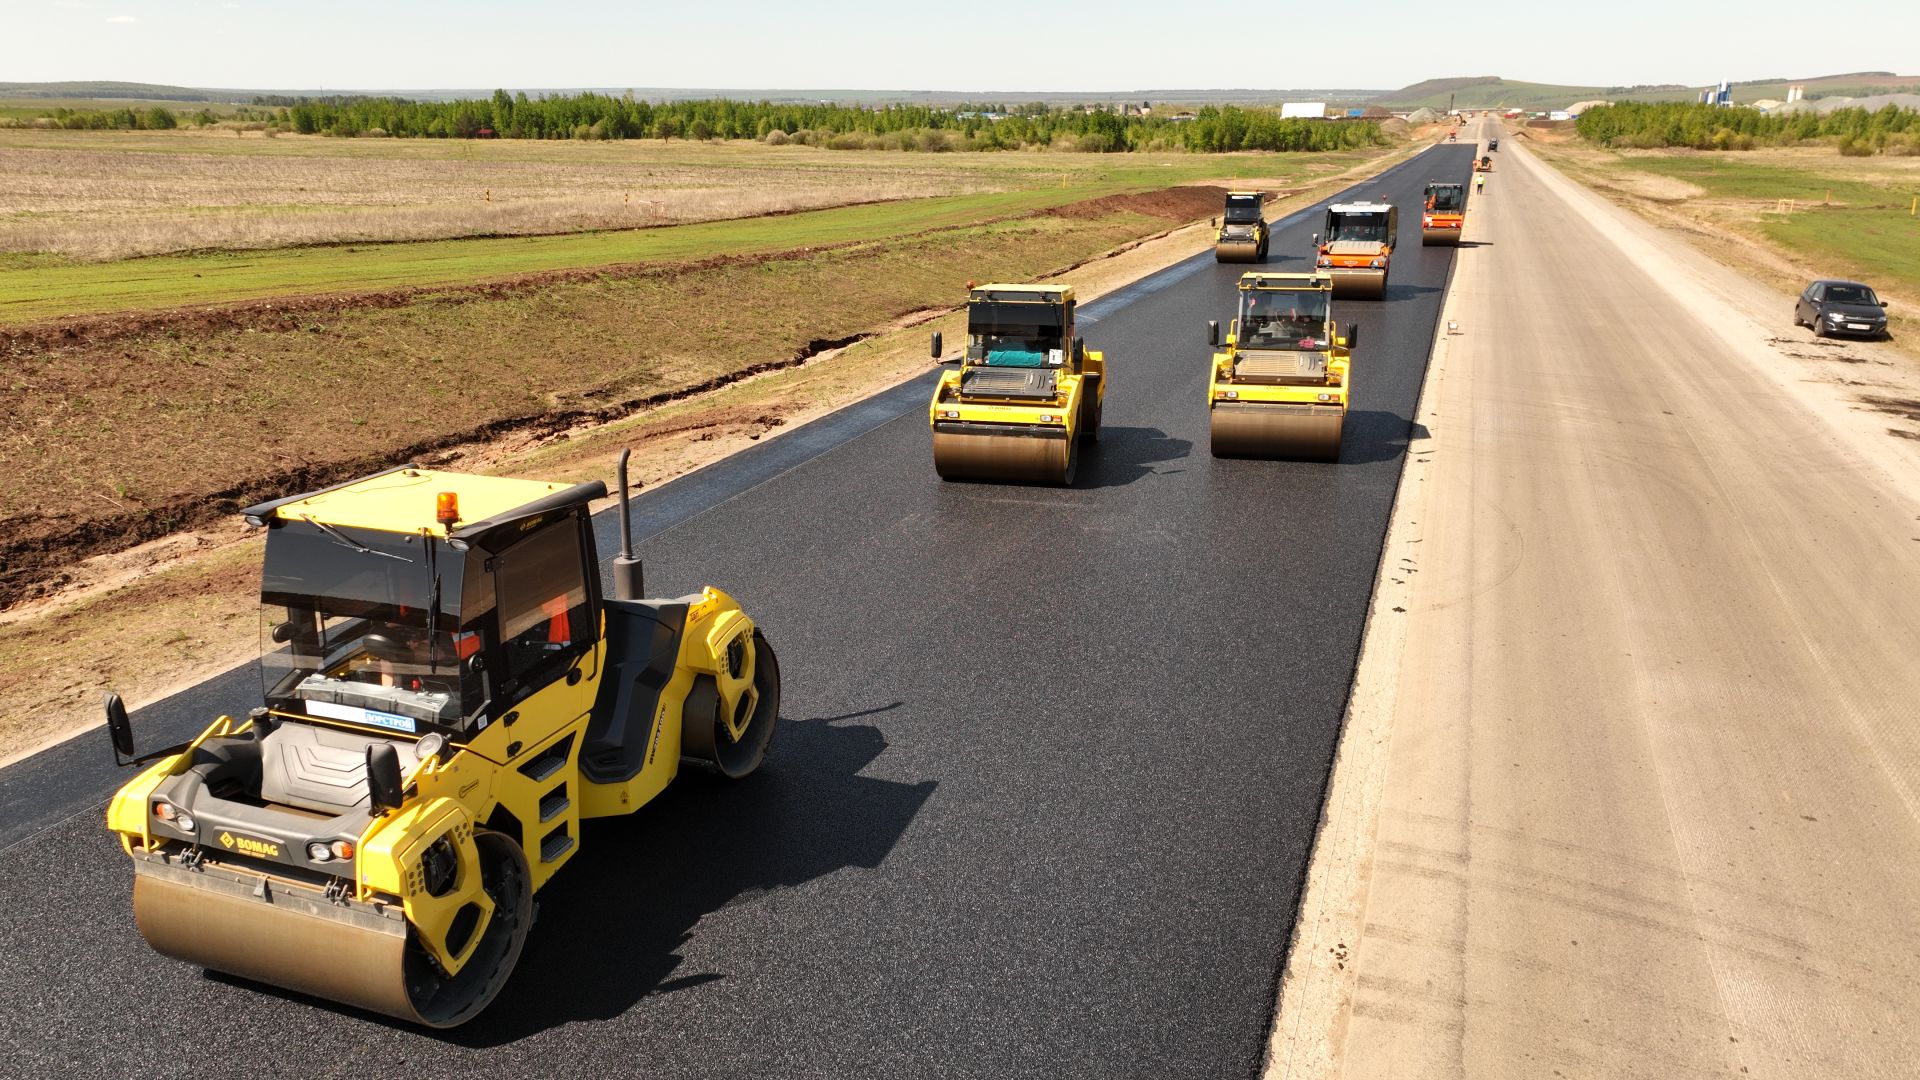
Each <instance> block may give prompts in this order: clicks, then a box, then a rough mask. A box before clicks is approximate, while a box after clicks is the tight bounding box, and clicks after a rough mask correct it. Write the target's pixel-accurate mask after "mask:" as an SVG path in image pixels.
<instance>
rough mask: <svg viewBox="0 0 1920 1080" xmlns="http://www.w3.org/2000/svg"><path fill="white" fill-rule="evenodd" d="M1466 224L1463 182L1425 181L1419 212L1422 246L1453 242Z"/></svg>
mask: <svg viewBox="0 0 1920 1080" xmlns="http://www.w3.org/2000/svg"><path fill="white" fill-rule="evenodd" d="M1466 225H1467V185H1465V184H1451V183H1444V182H1442V181H1439V180H1429V181H1428V182H1427V203H1426V209H1425V210H1423V211H1422V212H1421V214H1420V244H1421V246H1422V247H1435V246H1441V245H1445V246H1454V245H1457V244H1459V243H1460V233H1461V231H1462V230H1463V229H1465V228H1466Z"/></svg>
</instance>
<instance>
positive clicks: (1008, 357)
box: [987, 349, 1047, 367]
mask: <svg viewBox="0 0 1920 1080" xmlns="http://www.w3.org/2000/svg"><path fill="white" fill-rule="evenodd" d="M987 366H988V367H1046V366H1047V354H1046V353H1043V352H1031V351H1029V350H1027V349H992V350H990V351H988V353H987Z"/></svg>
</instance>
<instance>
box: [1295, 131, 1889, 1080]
mask: <svg viewBox="0 0 1920 1080" xmlns="http://www.w3.org/2000/svg"><path fill="white" fill-rule="evenodd" d="M1520 141H1521V140H1517V139H1514V138H1512V137H1508V138H1505V139H1503V140H1502V147H1503V150H1502V152H1500V153H1498V154H1496V155H1494V157H1495V168H1496V171H1495V172H1494V173H1493V174H1492V175H1491V176H1490V177H1489V178H1488V184H1487V192H1486V194H1485V195H1484V196H1481V197H1479V198H1476V199H1475V201H1474V204H1473V211H1472V213H1471V217H1470V223H1469V226H1468V229H1467V236H1468V238H1469V240H1470V241H1471V243H1472V246H1471V247H1469V248H1468V249H1466V250H1465V251H1463V252H1462V256H1461V263H1460V267H1459V269H1458V271H1457V273H1456V276H1455V280H1454V287H1453V294H1452V296H1451V298H1450V301H1449V306H1448V309H1447V311H1446V313H1445V317H1446V318H1447V319H1450V320H1454V321H1456V322H1457V323H1458V324H1459V333H1458V334H1456V335H1452V336H1450V337H1449V338H1448V339H1447V342H1446V345H1445V346H1444V348H1443V349H1442V350H1441V354H1440V356H1439V357H1437V358H1436V362H1435V368H1434V370H1433V372H1432V374H1431V375H1430V377H1429V382H1428V387H1427V391H1426V397H1425V399H1424V400H1423V405H1422V412H1421V416H1420V421H1421V422H1422V423H1423V424H1425V425H1426V426H1427V427H1428V428H1430V429H1431V435H1430V438H1428V439H1424V440H1423V439H1420V438H1419V437H1418V435H1419V429H1418V428H1416V440H1415V443H1414V446H1413V450H1412V453H1413V455H1414V461H1415V464H1414V465H1412V466H1410V468H1409V473H1408V477H1407V482H1406V483H1405V485H1404V486H1403V488H1402V505H1401V507H1400V509H1399V510H1398V511H1397V512H1396V517H1397V519H1398V520H1397V521H1396V524H1395V530H1396V540H1395V541H1394V542H1390V544H1389V548H1388V550H1387V552H1386V555H1385V560H1386V563H1385V565H1386V567H1387V569H1386V571H1385V572H1384V573H1383V590H1387V589H1398V590H1400V591H1399V593H1398V594H1397V595H1398V596H1399V599H1398V600H1395V601H1392V604H1393V605H1395V606H1388V607H1385V608H1382V607H1376V609H1375V613H1374V618H1375V620H1376V621H1377V620H1383V619H1385V620H1403V624H1402V625H1401V626H1400V627H1399V628H1398V629H1397V631H1396V632H1397V633H1398V634H1401V635H1403V641H1404V652H1403V654H1402V663H1401V665H1400V667H1399V669H1398V674H1397V678H1395V677H1394V676H1393V674H1392V673H1391V672H1389V673H1388V674H1387V680H1388V683H1389V685H1387V687H1386V696H1387V698H1388V699H1389V700H1390V701H1391V732H1390V736H1389V737H1387V738H1385V739H1384V740H1382V741H1381V742H1380V744H1379V746H1378V747H1375V748H1369V747H1368V746H1364V745H1363V746H1348V747H1343V750H1342V755H1343V757H1342V763H1341V766H1340V768H1341V770H1342V771H1343V773H1344V771H1345V770H1347V769H1349V768H1350V767H1351V768H1354V769H1356V770H1360V772H1357V773H1356V774H1355V775H1360V774H1361V773H1364V771H1365V769H1366V766H1367V759H1368V758H1369V756H1370V755H1373V756H1381V755H1383V756H1384V761H1381V762H1378V764H1379V765H1381V766H1383V767H1382V768H1381V769H1379V774H1380V775H1383V776H1384V786H1383V787H1381V788H1380V789H1379V790H1377V791H1375V792H1373V793H1372V796H1373V801H1374V803H1375V805H1377V807H1378V818H1377V833H1376V834H1374V835H1372V837H1371V861H1370V865H1369V866H1367V867H1363V868H1362V872H1361V873H1360V874H1359V879H1360V881H1361V882H1362V890H1361V892H1360V893H1359V900H1358V902H1357V903H1356V904H1355V905H1354V907H1355V910H1357V912H1358V913H1359V914H1358V918H1357V922H1358V925H1357V926H1353V927H1351V928H1349V929H1350V930H1351V931H1352V932H1351V933H1348V934H1340V933H1335V932H1333V929H1332V927H1333V926H1334V924H1335V923H1337V920H1331V921H1330V922H1329V924H1328V925H1329V929H1328V931H1327V933H1326V935H1325V938H1326V939H1325V940H1323V941H1321V942H1319V947H1320V949H1321V950H1322V955H1323V956H1324V957H1326V960H1325V962H1317V961H1316V962H1313V963H1307V962H1306V958H1300V957H1297V958H1296V969H1302V970H1304V969H1306V968H1311V969H1312V970H1313V971H1315V972H1317V973H1318V977H1320V978H1321V981H1323V982H1324V981H1325V980H1326V979H1333V980H1335V981H1339V980H1345V990H1344V992H1345V993H1349V994H1350V995H1351V997H1350V999H1349V1001H1350V1010H1339V1011H1338V1014H1337V1015H1333V1016H1331V1018H1330V1019H1329V1020H1328V1022H1327V1023H1325V1024H1324V1025H1323V1026H1321V1027H1318V1028H1316V1027H1315V1025H1314V1023H1312V1022H1311V1021H1296V1020H1295V1018H1292V1017H1289V1016H1287V1015H1284V1014H1283V1016H1282V1021H1281V1030H1280V1032H1279V1034H1278V1036H1277V1037H1276V1040H1275V1043H1274V1057H1273V1060H1272V1062H1271V1063H1270V1073H1269V1075H1281V1076H1309V1075H1321V1074H1324V1073H1325V1072H1328V1071H1331V1072H1336V1073H1338V1074H1339V1075H1344V1076H1349V1077H1368V1078H1373V1077H1394V1078H1396V1080H1420V1078H1449V1077H1471V1078H1474V1080H1492V1078H1499V1077H1528V1078H1534V1077H1590V1078H1627V1077H1648V1078H1662V1080H1676V1078H1682V1077H1707V1076H1715V1077H1721V1076H1724V1077H1780V1078H1795V1080H1804V1078H1808V1077H1835V1078H1841V1077H1845V1078H1862V1080H1864V1078H1871V1077H1914V1076H1920V1023H1916V1019H1915V1018H1916V1016H1920V899H1917V898H1920V483H1916V477H1917V476H1920V470H1915V469H1914V468H1913V467H1912V462H1913V457H1912V453H1911V451H1912V449H1913V448H1914V445H1915V444H1912V443H1911V442H1905V441H1903V440H1901V439H1899V438H1896V437H1895V436H1894V435H1892V434H1889V433H1888V427H1889V424H1888V418H1887V417H1886V416H1883V415H1876V414H1874V413H1872V412H1870V411H1860V410H1859V409H1857V408H1856V409H1850V408H1849V407H1848V405H1847V401H1846V399H1845V398H1844V397H1843V396H1841V395H1842V394H1843V393H1844V392H1843V391H1840V392H1837V391H1836V390H1835V389H1834V388H1833V387H1831V386H1828V385H1825V384H1823V383H1821V382H1819V381H1818V380H1817V379H1815V378H1814V377H1812V376H1811V375H1810V374H1809V373H1808V372H1807V371H1806V370H1805V369H1804V365H1803V367H1802V368H1801V369H1796V368H1794V367H1793V366H1792V365H1794V364H1796V363H1799V361H1795V360H1792V359H1790V358H1789V357H1788V356H1786V355H1783V354H1782V352H1781V350H1780V349H1779V348H1777V347H1775V346H1773V345H1769V344H1768V343H1767V341H1766V335H1767V334H1768V333H1775V334H1779V335H1782V336H1788V335H1791V336H1793V337H1796V338H1804V337H1805V331H1795V330H1792V329H1791V328H1790V326H1789V308H1788V306H1787V304H1788V302H1787V301H1782V302H1781V304H1780V306H1779V310H1778V311H1777V313H1775V317H1777V326H1775V325H1772V324H1767V325H1762V324H1758V323H1755V322H1753V321H1751V319H1749V318H1748V315H1747V313H1746V312H1743V311H1740V310H1736V308H1735V306H1734V305H1733V304H1731V303H1730V302H1729V300H1728V297H1734V296H1738V295H1739V294H1740V293H1741V286H1740V285H1739V284H1738V283H1729V282H1723V281H1721V280H1720V279H1719V277H1717V276H1716V273H1715V272H1713V271H1710V270H1703V269H1702V268H1701V266H1700V261H1699V260H1698V259H1697V257H1694V256H1693V255H1692V254H1691V253H1685V252H1678V251H1675V250H1674V248H1675V247H1676V246H1677V245H1676V242H1674V241H1672V240H1670V239H1668V238H1665V237H1661V236H1659V235H1657V234H1655V233H1654V232H1653V230H1651V229H1649V228H1647V227H1645V226H1644V225H1642V224H1640V223H1639V222H1638V221H1635V220H1630V219H1628V218H1627V217H1626V215H1624V214H1623V213H1622V212H1621V211H1618V210H1617V209H1615V208H1613V207H1611V206H1609V205H1605V204H1602V203H1600V202H1599V201H1598V200H1597V199H1595V198H1594V197H1593V196H1591V195H1590V194H1588V193H1586V192H1584V191H1578V190H1576V189H1575V188H1574V187H1573V186H1572V185H1571V184H1569V183H1568V182H1567V181H1566V180H1565V179H1564V178H1562V177H1560V176H1559V175H1558V174H1557V173H1553V172H1552V170H1550V169H1548V168H1547V167H1546V166H1544V165H1541V164H1539V163H1538V162H1537V161H1536V160H1534V159H1532V158H1530V157H1529V156H1528V155H1527V153H1526V151H1525V149H1524V147H1523V146H1520V145H1517V144H1518V143H1519V142H1520ZM1720 273H1724V272H1720ZM1760 314H1762V315H1765V312H1761V313H1760ZM1442 358H1443V359H1442ZM1383 595H1384V593H1383ZM1402 608H1404V610H1400V609H1402ZM1371 648H1372V645H1371V643H1370V645H1369V649H1371ZM1367 663H1368V664H1372V663H1373V656H1372V654H1371V653H1369V657H1368V660H1367ZM1362 679H1363V681H1364V680H1365V679H1366V673H1365V672H1363V673H1362ZM1348 737H1349V739H1350V740H1351V739H1353V738H1354V736H1353V735H1352V734H1349V736H1348ZM1349 751H1351V753H1349ZM1339 783H1340V781H1338V780H1337V781H1336V787H1338V786H1339ZM1356 800H1357V802H1358V803H1365V802H1366V801H1367V799H1366V798H1361V797H1359V796H1356ZM1348 824H1351V823H1348ZM1338 825H1339V823H1337V822H1336V823H1334V824H1333V825H1330V830H1337V828H1338ZM1350 839H1352V838H1351V837H1350ZM1321 844H1322V846H1323V848H1330V847H1340V846H1341V845H1339V844H1333V845H1330V844H1329V841H1328V838H1327V837H1326V836H1323V837H1322V840H1321ZM1351 847H1352V848H1354V849H1357V850H1362V851H1364V850H1366V849H1367V847H1368V844H1367V837H1365V836H1360V837H1359V838H1358V839H1357V840H1355V841H1354V843H1353V844H1352V845H1351ZM1316 869H1318V868H1316ZM1336 891H1337V890H1336ZM1336 899H1338V898H1336ZM1331 906H1334V907H1337V906H1338V903H1334V904H1333V905H1331ZM1308 917H1309V914H1308V913H1303V917H1302V918H1303V922H1304V921H1305V920H1306V919H1307V918H1308ZM1335 956H1338V957H1339V958H1340V959H1339V960H1338V962H1337V963H1336V962H1335V960H1334V959H1333V958H1334V957H1335ZM1341 965H1345V966H1344V967H1342V966H1341ZM1312 981H1313V980H1312V979H1303V980H1302V982H1303V984H1304V983H1310V982H1312ZM1291 986H1292V984H1291V983H1290V990H1289V993H1292V992H1293V991H1292V990H1291ZM1323 989H1324V987H1323ZM1312 996H1313V995H1312V993H1311V988H1310V987H1306V986H1304V985H1303V988H1302V992H1301V994H1300V995H1299V997H1298V999H1297V1000H1298V1001H1300V1002H1302V1003H1303V1004H1302V1006H1301V1007H1302V1008H1305V1007H1306V1005H1305V1004H1304V1003H1305V1002H1307V1000H1308V999H1309V998H1311V997H1312ZM1287 1008H1288V1009H1291V1008H1293V1002H1292V1001H1290V1002H1289V1003H1288V1005H1287ZM1290 1021H1294V1022H1292V1023H1290ZM1289 1028H1291V1029H1292V1030H1289ZM1315 1038H1322V1039H1324V1040H1325V1042H1326V1043H1328V1044H1329V1045H1330V1048H1331V1052H1330V1055H1329V1056H1328V1057H1329V1058H1330V1061H1331V1064H1332V1068H1331V1069H1329V1068H1327V1061H1328V1058H1319V1057H1316V1055H1315V1053H1314V1048H1313V1047H1312V1046H1311V1045H1309V1044H1311V1043H1312V1042H1313V1041H1314V1039H1315Z"/></svg>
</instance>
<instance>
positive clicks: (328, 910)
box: [107, 455, 780, 1028]
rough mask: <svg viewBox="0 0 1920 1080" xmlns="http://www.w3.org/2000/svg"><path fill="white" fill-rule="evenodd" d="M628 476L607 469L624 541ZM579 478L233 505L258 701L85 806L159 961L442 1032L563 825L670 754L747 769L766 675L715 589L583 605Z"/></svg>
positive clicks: (526, 918)
mask: <svg viewBox="0 0 1920 1080" xmlns="http://www.w3.org/2000/svg"><path fill="white" fill-rule="evenodd" d="M626 491H627V484H626V457H625V455H622V457H621V462H620V494H621V512H622V536H623V538H625V537H630V535H631V530H630V527H629V526H628V523H627V521H626V520H625V515H626V501H627V500H626ZM606 493H607V487H606V485H605V484H604V483H601V482H599V481H594V482H591V483H585V484H576V485H572V486H567V485H562V484H548V483H541V482H538V481H533V480H508V479H501V478H496V477H487V476H472V475H463V474H458V473H446V472H434V471H429V470H423V469H415V468H411V467H405V468H399V469H391V470H388V471H387V472H384V473H377V474H375V475H373V476H370V477H366V478H364V479H361V480H356V481H353V482H352V483H348V484H344V485H341V486H339V487H335V488H328V489H325V490H323V491H317V492H312V493H309V494H305V495H298V496H294V497H292V498H288V499H280V500H276V501H273V502H268V503H262V504H260V505H258V506H254V507H249V508H248V509H247V510H246V511H244V513H245V516H246V518H247V520H248V521H249V522H250V523H252V524H254V525H256V526H259V527H264V528H265V530H266V534H267V537H266V547H265V555H264V562H263V566H262V572H261V597H260V599H261V603H262V605H263V607H264V608H265V615H266V619H265V623H266V625H267V628H268V629H267V631H266V633H265V637H264V642H263V645H264V649H265V652H264V655H263V657H262V659H261V673H262V680H263V684H264V686H263V688H264V695H263V698H264V704H263V705H262V706H261V707H258V708H255V709H253V710H252V711H251V712H249V713H248V714H247V716H246V718H245V719H244V720H235V719H233V718H232V717H227V716H223V717H220V718H219V719H218V720H216V721H214V723H213V724H212V725H211V726H210V727H208V728H207V729H206V730H205V731H204V732H202V733H201V734H200V735H199V737H197V738H195V739H194V740H192V741H191V742H189V743H185V744H182V745H180V746H175V747H170V748H168V749H165V750H160V751H157V752H154V753H149V754H145V755H140V756H136V755H135V752H134V737H133V729H132V725H131V724H130V722H129V721H128V718H127V712H126V709H125V707H124V706H123V705H122V704H121V703H120V699H119V698H118V697H117V696H116V695H112V694H109V695H108V697H107V727H108V731H109V734H110V735H111V737H112V741H113V750H114V757H115V760H116V761H118V762H120V763H121V764H123V765H134V764H147V763H151V764H148V767H147V768H146V769H144V770H143V771H142V772H141V773H140V774H139V775H138V776H136V777H135V778H134V779H133V780H132V781H131V782H129V783H128V784H126V786H124V787H122V788H121V789H120V791H119V792H118V793H117V794H116V795H115V796H114V797H113V800H112V801H111V802H110V803H109V804H108V807H107V826H108V827H109V828H110V829H112V830H113V831H114V832H115V833H116V834H117V835H118V837H119V839H120V842H121V846H122V848H123V849H124V850H125V851H126V853H127V855H128V856H129V857H130V858H131V859H132V861H133V870H134V883H133V911H134V920H135V922H136V924H137V925H138V926H139V929H140V933H141V935H142V936H143V937H145V938H146V940H147V941H148V943H149V944H151V945H152V946H153V948H154V949H156V950H157V951H159V952H161V953H163V954H165V955H167V956H170V957H174V958H175V959H179V960H184V961H186V962H188V963H191V964H196V965H199V966H201V967H204V968H210V969H213V970H216V971H224V972H227V973H229V974H232V975H237V976H240V977H241V978H244V979H251V980H254V981H257V982H262V983H270V984H272V985H275V986H280V987H284V988H286V989H289V990H295V991H298V992H300V993H304V994H311V995H313V996H316V997H320V998H325V999H328V1000H331V1001H336V1002H339V1003H341V1004H345V1005H350V1006H354V1007H356V1008H360V1009H366V1010H369V1011H371V1012H376V1013H382V1014H384V1015H387V1016H392V1017H397V1018H399V1019H401V1020H404V1021H407V1022H409V1023H413V1024H420V1025H424V1026H427V1027H435V1028H448V1027H455V1026H458V1025H460V1024H463V1023H466V1022H467V1021H469V1020H472V1019H473V1018H474V1017H475V1016H477V1015H479V1014H480V1012H481V1011H482V1010H484V1009H485V1008H486V1007H487V1005H488V1003H489V1002H491V1001H492V1000H493V998H494V996H495V995H496V994H497V993H498V992H499V990H500V988H501V987H502V986H503V985H504V984H505V983H506V981H507V979H508V977H509V976H510V975H511V974H512V972H513V969H514V965H515V963H516V962H517V961H518V959H519V957H520V952H521V948H522V946H523V944H524V943H525V942H526V939H527V933H528V931H529V929H530V928H531V927H532V924H533V896H534V893H535V892H536V891H538V890H539V889H540V888H541V887H543V886H544V885H546V884H547V883H548V882H549V881H550V880H551V879H552V878H553V876H554V875H555V874H556V873H557V872H558V871H559V870H560V868H561V867H562V866H564V865H565V864H566V863H567V862H568V861H569V860H570V859H571V858H572V857H573V856H574V855H575V854H577V853H578V852H579V850H580V842H581V839H582V837H581V831H580V826H581V823H582V822H583V821H585V820H586V819H589V818H594V817H606V816H612V815H616V814H628V813H632V812H633V811H634V810H637V809H639V808H640V807H641V806H643V805H645V804H646V803H647V802H649V801H650V800H651V799H652V798H653V797H654V796H655V795H658V794H659V793H660V792H661V791H662V790H663V789H664V788H665V787H666V786H667V784H668V783H669V782H670V781H671V780H672V779H673V778H674V776H675V775H676V774H677V773H678V772H679V770H680V768H681V765H682V761H683V759H684V760H686V761H692V762H695V763H697V764H699V765H701V766H703V767H706V768H710V769H712V770H714V771H716V772H719V773H720V774H721V775H723V776H726V777H730V778H738V777H743V776H746V775H748V774H749V773H751V772H753V771H754V770H755V769H756V768H758V767H759V765H760V763H761V761H762V760H763V759H764V757H765V754H766V749H767V745H768V742H769V740H771V738H772V736H773V728H774V724H775V722H776V720H777V718H778V715H779V709H780V667H779V661H778V660H777V659H775V657H774V654H773V650H772V648H771V647H770V646H768V644H767V641H766V638H765V637H764V636H763V635H762V634H761V633H760V631H759V630H758V629H756V628H755V627H754V624H753V622H752V620H751V619H749V618H747V616H746V615H745V613H743V612H742V611H741V610H740V608H739V606H738V605H736V604H735V603H734V602H733V600H732V599H731V598H729V597H728V596H727V595H726V594H725V593H722V592H720V591H719V590H717V589H711V588H709V589H706V590H703V591H702V592H700V593H699V594H697V595H693V596H683V597H680V598H678V599H674V600H642V599H640V596H641V590H642V581H641V573H640V563H639V561H638V560H636V559H634V558H633V557H632V556H631V554H629V551H630V548H631V544H630V541H629V542H626V543H623V550H622V552H621V555H620V557H619V558H617V559H615V560H614V563H613V580H614V590H613V591H614V597H613V598H612V599H607V600H602V599H601V598H600V590H599V588H598V584H597V580H596V579H597V576H598V575H597V572H596V568H595V563H596V559H595V553H594V542H593V528H592V526H591V524H590V523H589V521H588V517H589V507H590V506H591V504H592V502H593V500H595V499H598V498H602V497H604V496H605V495H606Z"/></svg>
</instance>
